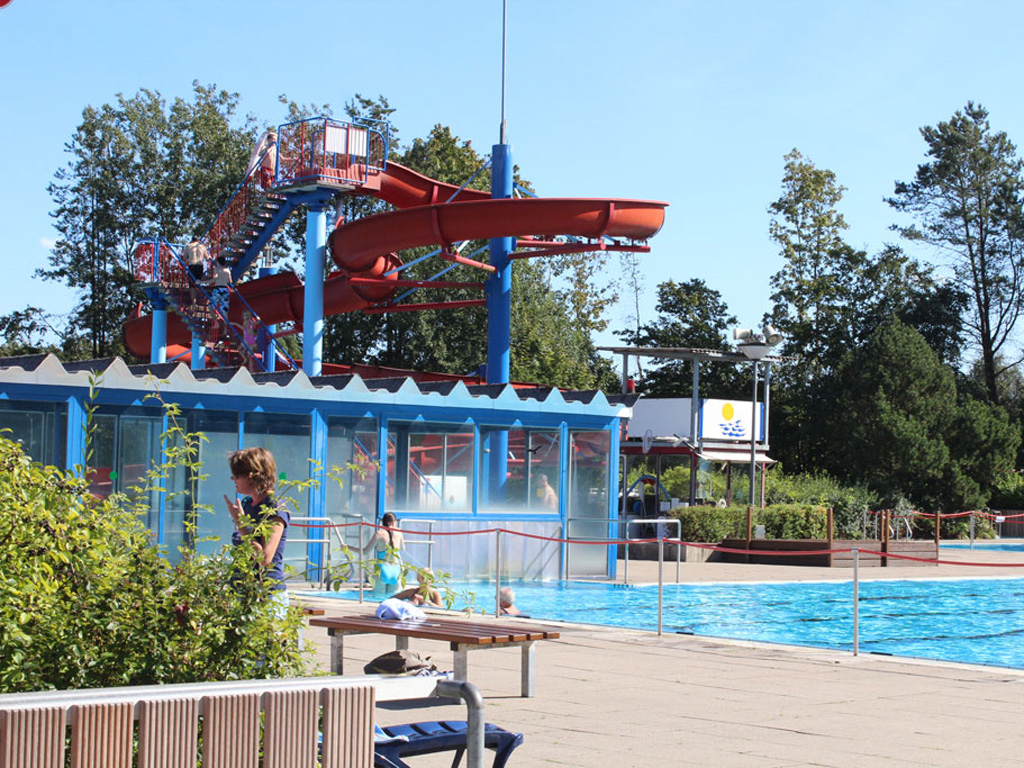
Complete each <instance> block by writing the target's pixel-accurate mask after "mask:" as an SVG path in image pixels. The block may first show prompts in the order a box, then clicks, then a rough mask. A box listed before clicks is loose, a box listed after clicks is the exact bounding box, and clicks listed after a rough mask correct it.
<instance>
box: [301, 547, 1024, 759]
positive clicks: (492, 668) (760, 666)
mask: <svg viewBox="0 0 1024 768" xmlns="http://www.w3.org/2000/svg"><path fill="white" fill-rule="evenodd" d="M942 559H944V560H950V561H952V562H988V563H993V564H1008V563H1024V555H1022V554H1021V553H982V552H980V551H975V552H969V551H955V552H948V551H946V550H943V554H942ZM681 570H683V572H684V574H685V576H684V580H685V581H762V580H782V579H800V580H804V579H821V578H840V579H850V578H851V577H852V573H851V572H850V571H849V570H839V569H825V568H802V567H799V566H757V565H734V564H725V563H703V564H696V563H689V564H687V563H684V564H683V565H682V569H681ZM620 572H621V570H620ZM665 575H666V579H672V580H674V576H675V564H674V563H672V564H670V565H668V566H666V572H665ZM861 575H862V577H864V578H879V577H881V578H947V577H967V576H972V577H973V576H983V577H993V576H1002V577H1007V576H1021V577H1024V570H1022V569H1020V568H1016V569H1011V568H992V567H985V566H956V565H941V566H937V567H936V566H933V567H904V568H864V569H862V571H861ZM656 580H657V564H656V563H646V562H643V563H638V562H633V563H631V564H630V581H631V582H637V583H639V582H648V583H649V582H652V581H656ZM297 596H300V597H301V593H297ZM310 602H314V603H316V604H317V605H318V606H320V607H326V608H327V610H328V612H329V613H334V612H338V613H342V612H353V610H354V607H353V606H352V605H345V606H339V605H338V603H337V602H336V601H330V600H317V601H314V600H310ZM362 610H363V611H366V612H369V610H370V606H365V607H364V608H363V609H362ZM503 621H507V619H506V620H503ZM558 626H559V630H560V631H561V633H562V636H561V639H559V640H556V641H546V642H541V643H539V644H538V645H537V674H538V677H537V681H538V684H537V696H536V697H535V698H532V699H522V698H519V697H518V692H519V651H518V649H513V648H508V649H494V650H488V651H479V652H475V653H471V654H470V656H469V679H470V680H471V681H472V682H473V683H474V684H475V685H477V686H478V688H479V689H480V691H481V693H482V694H483V695H484V698H485V700H486V717H487V719H488V721H490V722H494V723H497V724H499V725H501V726H502V727H504V728H507V729H509V730H514V731H519V732H521V733H523V734H524V735H525V736H526V740H525V743H524V744H523V746H522V747H520V748H519V749H518V750H517V751H516V753H515V754H514V755H513V758H512V760H511V761H510V765H511V766H527V767H528V766H579V767H588V768H589V767H591V766H595V767H601V768H628V767H629V766H654V765H657V766H697V765H699V766H857V767H858V768H866V767H870V766H981V765H984V766H1011V765H1013V766H1016V765H1020V764H1021V762H1022V760H1024V734H1022V730H1024V726H1022V725H1021V723H1022V722H1024V670H1004V669H999V668H994V667H976V666H969V665H961V664H947V663H941V662H926V661H913V660H898V659H894V658H889V657H881V656H858V657H854V656H852V655H851V654H849V653H838V652H831V651H820V650H815V649H809V648H798V647H791V646H780V645H763V644H754V643H743V642H733V641H723V640H709V639H704V638H700V637H693V636H684V635H666V636H663V637H658V636H657V635H656V634H654V633H648V632H636V631H631V630H621V629H605V628H597V627H591V626H579V625H564V624H563V625H558ZM1015 629H1024V628H1015ZM306 636H307V641H308V642H312V643H315V645H316V648H317V659H318V661H319V663H320V665H321V666H322V667H323V668H324V669H326V668H327V667H328V654H327V649H328V644H327V638H326V634H325V633H323V631H322V630H318V629H310V630H307V635H306ZM1022 642H1024V639H1022ZM393 647H394V644H393V640H392V638H389V637H382V636H367V635H358V636H353V637H349V638H346V641H345V649H346V660H347V661H348V660H351V662H352V664H351V667H350V668H351V669H352V670H353V671H354V672H355V671H357V670H360V669H361V666H362V664H364V663H365V662H366V661H369V660H370V659H371V658H373V657H374V656H376V655H378V654H380V653H383V652H385V651H387V650H391V649H392V648H393ZM412 648H413V649H414V650H418V651H420V652H425V653H428V654H430V655H431V656H432V657H433V661H434V662H435V663H436V664H437V665H438V667H440V668H441V669H451V658H452V654H451V651H450V650H449V649H448V647H447V645H446V644H443V643H436V642H435V643H431V642H428V641H414V642H413V643H412ZM464 718H465V707H464V706H463V705H462V704H443V705H434V706H429V707H422V706H418V707H417V708H415V709H409V710H405V711H403V710H394V709H388V710H385V709H383V708H382V709H380V710H379V721H380V722H381V723H384V724H392V723H397V722H408V721H414V720H440V719H464ZM488 754H490V753H488ZM415 760H416V761H417V762H415V763H414V764H415V765H421V766H424V767H425V768H429V767H430V766H441V765H444V766H447V765H450V757H449V758H448V759H447V760H446V759H443V758H441V757H440V756H433V755H428V756H423V757H421V758H416V759H415ZM488 764H489V762H488Z"/></svg>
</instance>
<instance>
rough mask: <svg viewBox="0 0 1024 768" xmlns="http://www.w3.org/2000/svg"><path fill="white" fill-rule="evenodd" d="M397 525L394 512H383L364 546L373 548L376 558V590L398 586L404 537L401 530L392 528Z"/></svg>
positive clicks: (383, 590)
mask: <svg viewBox="0 0 1024 768" xmlns="http://www.w3.org/2000/svg"><path fill="white" fill-rule="evenodd" d="M397 526H398V518H396V517H395V515H394V513H393V512H385V513H384V517H382V518H381V521H380V527H378V528H377V530H376V532H375V533H374V534H373V538H372V539H370V543H369V545H368V546H367V547H366V549H373V550H374V557H375V558H376V560H377V581H376V585H377V587H379V589H378V590H377V591H382V592H393V591H394V590H395V588H396V587H397V586H398V581H399V577H400V576H401V573H402V550H403V549H405V539H404V538H403V537H402V532H401V531H397V530H394V529H395V528H396V527H397Z"/></svg>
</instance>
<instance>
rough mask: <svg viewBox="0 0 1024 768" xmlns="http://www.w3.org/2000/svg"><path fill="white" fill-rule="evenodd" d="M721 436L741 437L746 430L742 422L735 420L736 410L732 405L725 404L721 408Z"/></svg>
mask: <svg viewBox="0 0 1024 768" xmlns="http://www.w3.org/2000/svg"><path fill="white" fill-rule="evenodd" d="M721 427H722V434H723V435H725V436H726V437H743V435H744V434H746V431H747V428H746V427H745V426H744V425H743V420H742V419H738V418H736V409H735V408H734V407H733V404H732V403H728V402H727V403H725V404H724V405H723V406H722V424H721Z"/></svg>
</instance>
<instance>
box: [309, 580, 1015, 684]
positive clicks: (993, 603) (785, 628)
mask: <svg viewBox="0 0 1024 768" xmlns="http://www.w3.org/2000/svg"><path fill="white" fill-rule="evenodd" d="M453 587H455V588H456V589H457V590H460V591H463V593H464V594H466V593H467V592H471V593H472V594H473V596H474V597H473V598H471V599H470V602H475V603H476V605H477V606H478V607H479V608H483V609H484V610H488V609H489V610H493V605H494V595H493V592H492V590H493V586H490V585H487V584H458V585H453ZM514 587H515V590H516V604H517V605H518V606H519V608H520V609H521V610H523V611H524V612H528V613H529V614H530V615H531V616H532V617H533V618H536V619H545V620H548V621H567V622H575V623H582V624H600V625H604V626H613V627H627V628H632V629H642V630H652V631H653V630H657V626H658V615H657V609H658V589H657V586H653V585H652V586H647V585H643V586H636V585H631V586H623V585H614V584H593V583H580V582H569V583H566V582H552V583H519V584H515V585H514ZM315 594H323V595H326V594H327V593H315ZM331 594H332V595H333V596H336V597H337V596H339V593H331ZM340 594H344V593H340ZM346 597H347V598H349V599H354V597H355V595H352V594H349V595H346ZM343 599H345V598H343ZM367 599H370V598H369V597H367ZM664 606H665V609H664V619H663V631H664V632H665V633H666V634H667V633H672V632H678V633H685V634H694V635H702V636H705V637H722V638H732V639H737V640H756V641H761V642H771V643H788V644H792V645H806V646H813V647H819V648H830V649H835V650H852V648H853V583H852V582H850V581H846V582H834V581H829V582H759V583H721V582H719V583H713V584H680V585H677V584H670V585H666V586H665V591H664ZM860 652H861V653H884V654H890V655H894V656H911V657H920V658H928V659H939V660H944V661H959V662H966V663H970V664H990V665H995V666H1002V667H1015V668H1021V669H1024V578H1011V579H942V580H917V579H915V580H902V581H895V580H893V581H889V580H884V581H862V582H861V584H860Z"/></svg>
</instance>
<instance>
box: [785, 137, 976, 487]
mask: <svg viewBox="0 0 1024 768" xmlns="http://www.w3.org/2000/svg"><path fill="white" fill-rule="evenodd" d="M842 193H843V187H842V186H840V185H839V184H838V182H837V180H836V178H835V175H834V174H833V173H832V172H831V171H829V170H824V169H819V168H817V167H815V166H814V164H813V163H812V162H810V161H809V160H807V159H805V158H804V157H803V156H802V155H801V154H800V153H799V152H798V151H797V150H793V152H791V153H790V154H789V155H787V156H786V165H785V173H784V177H783V194H782V196H781V197H780V198H779V199H778V200H776V201H775V202H774V203H772V205H771V206H770V207H769V210H770V212H771V213H772V214H773V219H772V222H771V225H770V232H771V236H772V238H773V239H774V240H775V241H776V242H777V243H778V244H779V246H780V252H781V255H782V257H783V260H784V266H783V268H782V269H781V270H780V271H779V272H778V273H776V274H775V275H774V276H773V277H772V287H773V288H774V290H775V292H774V293H773V295H772V299H773V301H774V302H775V306H774V309H773V312H772V322H773V324H774V325H775V326H776V327H777V328H778V329H779V330H780V331H782V333H783V335H784V337H785V339H786V342H785V345H784V347H783V351H784V352H785V353H788V354H791V355H795V356H796V360H795V361H792V362H790V363H787V364H786V365H784V366H781V367H777V369H776V372H777V375H776V377H775V379H774V382H775V385H776V386H775V393H776V397H775V399H774V401H773V410H772V415H773V421H774V423H775V426H776V428H775V429H774V435H775V443H774V446H773V447H774V449H775V451H776V453H777V455H778V456H779V457H780V458H781V459H782V460H783V462H784V463H785V464H786V466H787V468H789V469H790V470H791V471H793V470H796V471H800V470H804V471H809V470H813V469H814V468H815V467H816V466H817V461H818V457H819V456H820V454H821V450H822V441H826V442H827V441H828V440H829V438H830V433H829V432H828V430H827V429H826V430H825V431H823V430H822V427H823V422H822V420H821V419H820V417H819V414H821V413H824V412H826V411H827V410H828V409H830V408H831V403H832V399H833V393H832V388H833V384H834V383H833V382H832V381H831V377H832V376H833V375H834V372H835V370H836V368H837V367H838V366H839V365H840V364H841V363H842V360H843V358H844V356H845V355H846V353H847V351H848V350H850V349H853V348H856V347H858V346H860V345H862V344H864V343H865V341H866V340H867V339H868V338H870V337H871V335H872V334H873V333H874V332H875V331H876V330H877V329H878V328H879V327H880V326H881V325H884V324H885V323H887V322H888V321H889V320H890V319H891V318H898V319H900V320H901V321H902V322H904V323H906V324H908V325H910V326H912V327H914V328H915V329H917V330H918V331H919V332H920V333H921V334H922V335H923V336H925V338H926V339H927V341H928V343H929V345H931V346H932V347H933V349H935V350H936V352H937V353H938V354H939V355H940V358H941V359H942V360H944V361H946V362H948V363H950V364H956V363H957V362H958V361H959V359H960V351H961V348H962V346H963V332H962V324H961V320H960V318H961V316H962V315H961V312H962V309H963V307H964V306H965V302H966V297H965V296H964V294H963V293H962V291H960V290H959V289H958V288H957V286H955V285H950V284H948V283H942V282H939V281H938V280H936V279H935V277H934V275H933V272H932V270H931V269H930V268H928V267H924V266H922V265H920V264H919V263H918V262H916V261H915V260H913V259H911V258H909V257H908V256H906V255H905V254H904V253H903V252H902V251H900V249H899V248H896V247H894V246H886V247H885V248H883V249H882V251H881V252H880V253H879V254H878V255H877V256H874V257H872V256H869V255H868V254H867V253H866V252H865V251H860V250H856V249H854V248H852V247H851V246H849V245H848V244H847V243H845V242H844V241H843V239H842V233H843V231H844V230H845V229H846V222H845V221H844V220H843V217H842V215H841V214H840V213H839V212H838V210H837V206H838V204H839V203H840V202H841V200H842Z"/></svg>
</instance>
